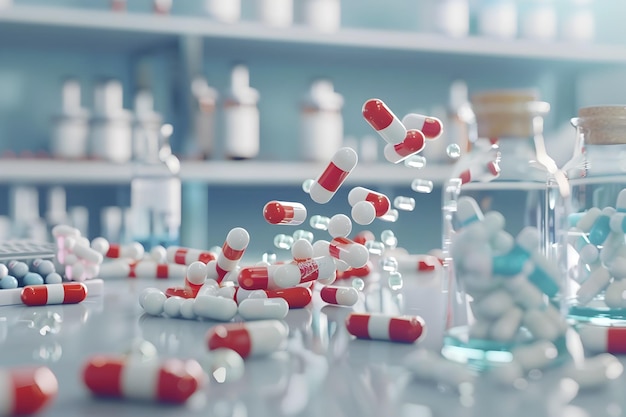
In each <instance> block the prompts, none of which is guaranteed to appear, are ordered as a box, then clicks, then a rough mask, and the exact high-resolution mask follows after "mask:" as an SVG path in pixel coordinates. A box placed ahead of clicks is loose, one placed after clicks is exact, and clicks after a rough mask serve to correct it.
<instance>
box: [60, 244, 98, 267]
mask: <svg viewBox="0 0 626 417" xmlns="http://www.w3.org/2000/svg"><path fill="white" fill-rule="evenodd" d="M68 240H69V239H68ZM72 253H73V254H74V255H76V256H78V258H79V259H83V260H85V261H87V262H90V263H94V264H99V263H102V259H103V256H102V254H101V253H99V252H98V251H96V250H94V249H92V248H90V247H89V246H83V245H79V244H76V245H74V247H73V248H72Z"/></svg>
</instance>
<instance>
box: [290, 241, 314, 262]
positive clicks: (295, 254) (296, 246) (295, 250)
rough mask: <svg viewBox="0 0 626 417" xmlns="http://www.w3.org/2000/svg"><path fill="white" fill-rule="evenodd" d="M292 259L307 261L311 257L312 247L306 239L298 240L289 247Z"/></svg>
mask: <svg viewBox="0 0 626 417" xmlns="http://www.w3.org/2000/svg"><path fill="white" fill-rule="evenodd" d="M291 256H292V258H293V259H308V258H312V257H313V245H312V244H311V242H309V241H308V240H306V239H298V240H296V241H295V242H293V245H291Z"/></svg>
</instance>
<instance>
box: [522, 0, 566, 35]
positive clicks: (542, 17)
mask: <svg viewBox="0 0 626 417" xmlns="http://www.w3.org/2000/svg"><path fill="white" fill-rule="evenodd" d="M554 3H555V2H554V0H527V1H524V2H520V5H519V7H520V10H519V12H520V27H519V30H520V37H522V38H525V39H532V40H538V41H547V40H552V39H554V38H556V32H557V13H556V7H555V4H554Z"/></svg>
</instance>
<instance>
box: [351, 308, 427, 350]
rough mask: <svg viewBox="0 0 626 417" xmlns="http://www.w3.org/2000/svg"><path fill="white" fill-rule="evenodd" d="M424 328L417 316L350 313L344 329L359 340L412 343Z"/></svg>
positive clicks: (422, 321) (421, 320)
mask: <svg viewBox="0 0 626 417" xmlns="http://www.w3.org/2000/svg"><path fill="white" fill-rule="evenodd" d="M424 328H425V324H424V320H423V319H422V318H421V317H419V316H399V317H396V316H390V315H386V314H380V313H350V315H349V316H348V317H347V318H346V329H347V330H348V332H349V333H350V334H351V335H353V336H356V337H357V338H359V339H375V340H389V341H391V342H402V343H413V342H415V341H416V340H417V339H419V337H420V336H421V335H422V333H424Z"/></svg>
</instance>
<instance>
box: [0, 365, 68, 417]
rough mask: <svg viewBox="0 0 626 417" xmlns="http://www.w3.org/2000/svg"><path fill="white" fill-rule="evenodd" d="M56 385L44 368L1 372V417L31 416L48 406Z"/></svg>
mask: <svg viewBox="0 0 626 417" xmlns="http://www.w3.org/2000/svg"><path fill="white" fill-rule="evenodd" d="M58 389H59V384H58V381H57V378H56V376H55V375H54V373H53V372H52V371H51V370H50V369H49V368H47V367H45V366H28V367H16V368H9V369H0V392H1V394H0V399H1V401H0V416H17V415H31V414H35V413H37V412H39V411H40V410H42V409H44V408H45V407H46V406H48V405H49V404H50V403H51V402H52V401H53V400H54V399H55V398H56V396H57V393H58Z"/></svg>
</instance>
